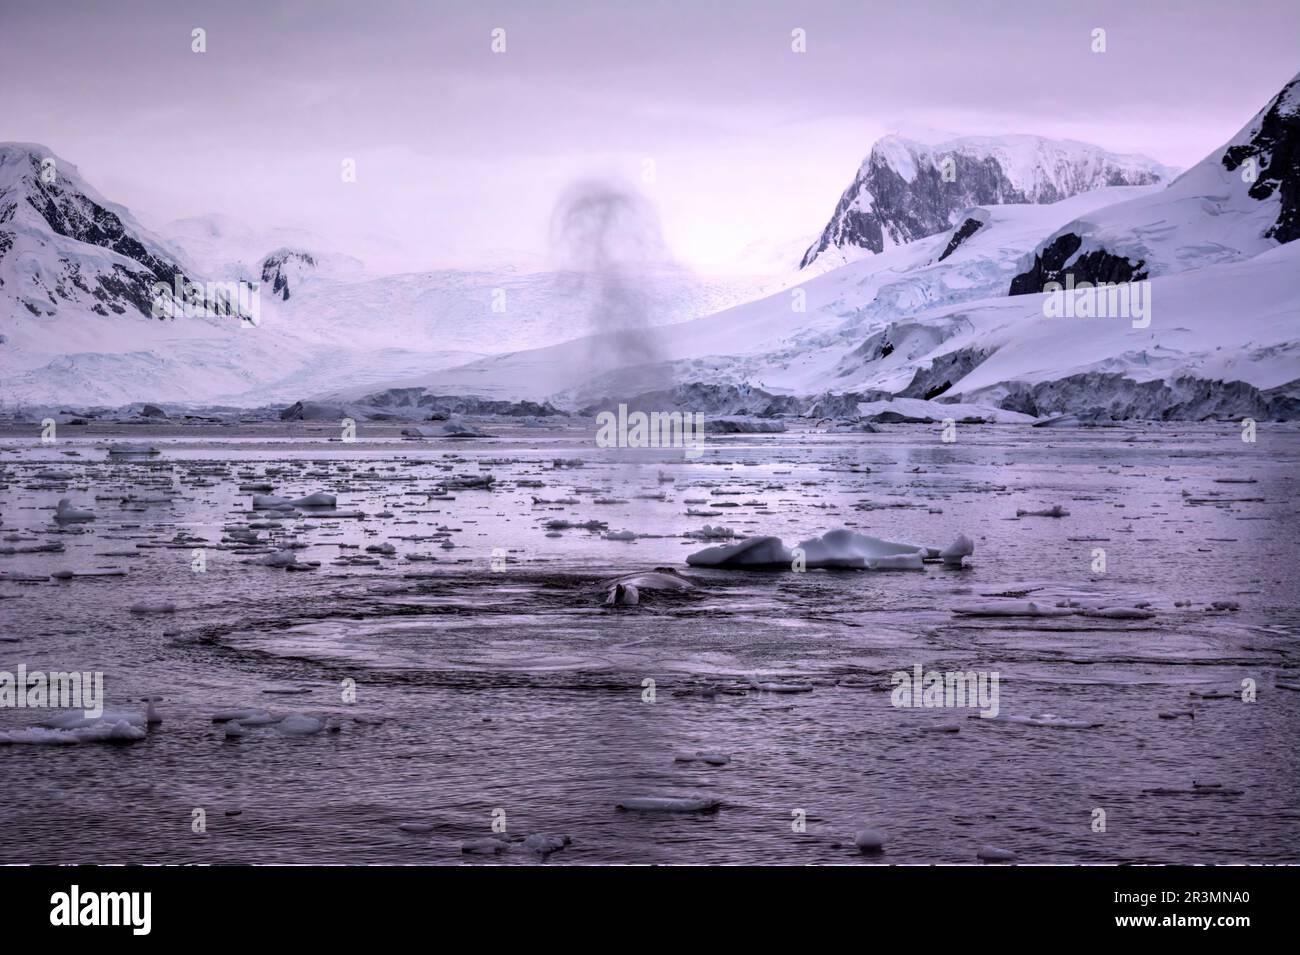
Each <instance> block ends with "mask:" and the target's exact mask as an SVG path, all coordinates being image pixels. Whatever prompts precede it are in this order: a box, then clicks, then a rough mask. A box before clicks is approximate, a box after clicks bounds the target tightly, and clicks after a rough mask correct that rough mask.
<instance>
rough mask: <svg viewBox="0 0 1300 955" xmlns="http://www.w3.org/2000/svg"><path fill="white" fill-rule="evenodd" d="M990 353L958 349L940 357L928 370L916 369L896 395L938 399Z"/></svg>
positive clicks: (974, 349)
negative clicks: (905, 385) (910, 378)
mask: <svg viewBox="0 0 1300 955" xmlns="http://www.w3.org/2000/svg"><path fill="white" fill-rule="evenodd" d="M991 354H992V352H990V351H986V350H984V349H981V348H974V347H971V348H959V349H957V350H956V351H952V352H949V353H948V354H946V355H940V356H939V357H938V358H936V359H935V360H934V361H932V362H931V363H930V367H929V368H921V369H917V372H916V374H915V375H913V376H912V380H911V381H910V382H908V385H907V387H906V388H904V389H903V390H902V391H900V392H899V393H898V397H900V398H925V399H926V400H929V399H931V398H938V397H939V396H940V395H942V394H943V393H944V392H945V391H947V390H948V389H949V388H951V387H952V386H953V383H954V382H958V381H961V379H963V378H965V377H966V376H967V375H969V374H970V373H971V372H972V371H974V370H975V369H976V368H977V367H979V365H980V364H981V363H982V362H983V361H984V359H986V358H988V357H989V355H991Z"/></svg>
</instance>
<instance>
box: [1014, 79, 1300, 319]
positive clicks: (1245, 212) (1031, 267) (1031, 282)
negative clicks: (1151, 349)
mask: <svg viewBox="0 0 1300 955" xmlns="http://www.w3.org/2000/svg"><path fill="white" fill-rule="evenodd" d="M1297 237H1300V76H1297V77H1296V78H1294V79H1292V80H1291V82H1290V83H1288V84H1287V85H1286V87H1285V88H1283V89H1282V91H1281V92H1279V93H1278V94H1277V96H1275V97H1274V98H1273V99H1272V100H1271V101H1270V102H1269V103H1268V105H1266V106H1265V107H1264V108H1263V109H1261V110H1260V111H1259V113H1257V114H1256V115H1255V117H1254V118H1253V119H1251V121H1250V122H1249V123H1247V124H1246V126H1245V127H1243V128H1242V130H1241V131H1240V132H1238V133H1237V135H1236V136H1234V137H1233V138H1232V139H1231V140H1229V141H1228V142H1227V143H1225V144H1224V145H1223V146H1222V147H1221V148H1219V149H1217V150H1215V151H1214V152H1213V153H1211V154H1210V155H1209V156H1206V157H1205V158H1204V159H1203V160H1201V161H1200V162H1198V163H1197V164H1196V165H1195V166H1193V167H1192V168H1191V169H1189V170H1187V172H1185V173H1183V174H1182V175H1181V176H1179V177H1178V178H1177V179H1176V180H1174V181H1173V182H1172V183H1170V185H1169V187H1168V188H1167V189H1163V190H1161V191H1159V192H1157V193H1155V194H1152V195H1145V196H1142V197H1141V198H1138V199H1134V200H1131V201H1129V202H1125V203H1120V204H1117V205H1115V206H1111V207H1108V208H1105V209H1101V210H1098V211H1097V212H1095V213H1092V214H1089V215H1087V216H1084V217H1081V218H1079V219H1078V220H1076V221H1074V222H1069V223H1066V224H1065V225H1064V226H1062V227H1061V228H1060V229H1058V230H1057V231H1056V232H1054V233H1053V234H1052V235H1050V236H1047V237H1045V238H1044V240H1043V242H1042V243H1041V244H1040V246H1039V247H1038V248H1036V249H1035V250H1034V253H1033V255H1032V256H1031V257H1029V258H1028V259H1027V260H1026V261H1025V262H1024V263H1023V264H1022V273H1021V275H1020V276H1018V278H1017V280H1016V282H1015V283H1013V285H1012V287H1011V291H1012V294H1023V293H1026V292H1033V291H1039V290H1041V289H1042V287H1043V284H1044V283H1045V282H1048V281H1063V278H1064V275H1065V274H1066V273H1069V274H1072V275H1073V276H1074V278H1075V281H1076V282H1081V281H1097V280H1099V279H1101V280H1105V279H1112V280H1119V279H1129V278H1142V277H1148V276H1155V275H1169V274H1172V273H1175V272H1181V271H1184V270H1187V269H1195V268H1202V267H1205V266H1210V265H1217V264H1222V263H1227V262H1235V261H1239V260H1241V259H1246V258H1250V257H1251V256H1255V255H1259V254H1260V253H1262V252H1266V251H1268V250H1269V249H1272V248H1274V247H1276V246H1277V245H1278V244H1279V243H1280V242H1286V241H1290V240H1292V239H1295V238H1297Z"/></svg>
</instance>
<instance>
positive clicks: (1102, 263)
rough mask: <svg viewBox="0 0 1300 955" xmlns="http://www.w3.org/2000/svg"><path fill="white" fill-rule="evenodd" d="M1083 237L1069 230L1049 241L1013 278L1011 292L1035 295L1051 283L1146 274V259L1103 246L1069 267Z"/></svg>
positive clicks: (1124, 278) (1139, 278)
mask: <svg viewBox="0 0 1300 955" xmlns="http://www.w3.org/2000/svg"><path fill="white" fill-rule="evenodd" d="M1081 245H1083V238H1082V237H1081V236H1078V235H1076V234H1075V233H1073V232H1066V233H1064V234H1062V235H1059V236H1057V237H1056V238H1055V239H1053V240H1052V241H1051V242H1050V243H1048V244H1047V245H1046V246H1045V247H1044V248H1043V250H1042V251H1041V252H1039V253H1038V254H1037V255H1035V256H1034V264H1033V266H1032V267H1031V268H1030V269H1029V271H1027V272H1022V273H1020V274H1019V275H1017V276H1016V277H1015V278H1013V279H1012V280H1011V289H1010V291H1009V292H1008V293H1007V294H1008V295H1032V294H1034V293H1035V292H1041V291H1043V289H1044V288H1045V287H1046V286H1047V285H1048V283H1052V282H1055V283H1057V284H1058V285H1061V286H1066V285H1074V286H1078V285H1081V284H1082V283H1084V282H1088V283H1091V284H1093V285H1102V284H1113V283H1119V282H1140V281H1142V280H1143V279H1145V278H1146V277H1147V273H1146V269H1145V265H1146V263H1145V262H1144V261H1142V260H1141V259H1139V260H1138V261H1137V262H1133V261H1131V260H1130V259H1127V258H1125V257H1124V256H1122V255H1112V254H1111V253H1110V252H1107V251H1105V250H1104V249H1095V250H1093V251H1091V252H1085V253H1083V254H1082V255H1080V256H1079V257H1078V258H1077V259H1075V260H1074V262H1073V264H1071V265H1070V267H1069V268H1066V266H1065V263H1066V262H1068V261H1070V257H1071V256H1073V255H1074V254H1075V253H1076V252H1078V251H1079V247H1080V246H1081Z"/></svg>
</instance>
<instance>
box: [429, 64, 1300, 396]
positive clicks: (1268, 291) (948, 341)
mask: <svg viewBox="0 0 1300 955" xmlns="http://www.w3.org/2000/svg"><path fill="white" fill-rule="evenodd" d="M1295 89H1296V84H1295V82H1294V81H1293V82H1292V83H1291V84H1288V86H1287V87H1286V88H1285V89H1284V90H1283V91H1282V92H1281V93H1280V94H1279V95H1278V96H1277V97H1276V98H1274V99H1273V100H1272V101H1271V102H1270V103H1269V104H1268V105H1267V106H1266V107H1265V108H1264V109H1263V110H1262V111H1261V112H1260V114H1259V115H1258V116H1256V117H1255V119H1254V120H1252V121H1251V123H1249V124H1248V125H1247V126H1246V128H1245V129H1244V130H1243V131H1242V132H1241V133H1240V134H1239V135H1238V136H1236V137H1234V138H1233V139H1232V140H1231V141H1230V142H1229V143H1228V145H1227V146H1226V147H1225V148H1223V149H1220V150H1216V151H1215V152H1214V153H1213V154H1211V155H1210V156H1209V157H1207V158H1206V159H1205V160H1204V161H1203V162H1201V163H1198V164H1197V165H1196V166H1195V167H1193V168H1192V169H1191V170H1189V171H1188V172H1187V173H1186V174H1184V175H1183V176H1181V177H1179V178H1178V179H1176V180H1175V181H1174V182H1173V183H1171V184H1168V185H1162V184H1153V185H1146V186H1107V187H1102V188H1098V189H1093V190H1091V191H1085V192H1082V193H1079V194H1077V195H1074V196H1072V197H1069V198H1065V199H1058V200H1057V201H1054V202H1049V203H1043V204H1040V203H1029V202H1025V203H1005V202H1004V200H1005V198H1006V194H1005V193H1003V194H1000V195H998V196H997V200H998V201H997V202H996V203H994V204H988V205H983V206H977V207H973V208H972V207H966V208H962V209H961V210H960V211H959V212H957V213H955V214H954V215H953V216H952V217H951V224H949V225H948V226H947V228H946V229H944V230H943V231H940V232H938V233H937V234H934V235H931V236H928V237H921V238H912V239H911V240H910V241H906V242H892V243H890V244H888V245H883V246H882V248H881V251H880V252H879V253H878V254H876V255H870V256H867V257H865V258H860V259H858V260H857V261H853V262H850V263H849V264H847V265H844V266H842V267H840V268H836V269H832V270H830V271H825V272H821V273H820V274H817V270H811V272H809V273H806V274H807V278H806V280H805V281H804V282H803V283H802V284H801V285H800V286H798V287H796V288H793V289H787V290H783V291H780V292H778V293H776V294H772V295H769V296H766V297H764V298H760V299H758V300H755V301H752V302H748V303H746V304H744V305H740V306H737V307H735V308H732V309H728V310H726V311H724V312H721V313H719V314H716V315H712V316H709V317H707V318H704V319H700V320H697V321H694V322H689V323H686V324H683V325H676V326H672V327H667V328H660V329H653V330H649V331H648V332H647V334H646V335H645V336H644V338H643V340H642V341H641V342H640V347H639V348H638V349H637V351H636V353H635V354H634V355H632V356H626V355H622V356H621V355H620V353H619V351H618V349H617V348H614V347H611V343H610V342H608V341H605V340H603V339H602V337H601V336H596V337H591V338H585V339H581V340H577V341H573V342H566V343H563V344H561V345H556V346H551V347H549V348H544V349H532V350H528V351H524V352H519V353H515V354H508V355H497V356H492V357H490V358H486V359H482V360H479V361H477V362H474V363H472V364H470V365H467V366H465V367H462V368H448V369H445V370H443V371H441V372H438V373H436V374H434V375H430V376H426V377H425V378H424V379H423V380H422V381H421V382H419V384H422V385H423V386H424V387H426V388H427V389H428V390H429V391H430V392H432V393H444V394H445V393H463V392H464V391H467V390H473V391H474V392H476V393H479V394H486V395H491V396H493V397H495V398H513V399H525V398H526V399H532V400H551V401H553V402H554V403H556V404H557V405H559V406H567V407H572V408H584V407H592V406H594V405H601V406H605V407H608V406H609V403H610V402H611V401H613V400H615V399H617V400H624V399H635V398H636V397H637V396H638V395H639V394H642V393H646V394H655V395H659V396H673V395H677V396H682V398H683V400H689V401H694V402H698V404H696V405H695V406H693V407H689V408H686V409H684V410H704V411H709V412H714V413H738V412H741V411H748V412H751V413H752V412H755V411H761V410H764V409H766V410H767V411H768V412H769V413H770V412H772V411H777V410H784V411H787V412H788V411H790V410H802V411H804V412H805V413H814V414H817V415H819V416H821V415H833V416H840V415H847V416H849V417H852V415H853V409H854V408H857V407H859V406H860V405H864V404H866V403H868V402H872V401H876V400H880V399H888V398H890V397H892V396H898V397H903V398H907V399H919V400H923V401H926V400H928V401H935V402H939V403H943V402H955V401H963V402H971V401H975V402H981V403H984V404H985V405H987V406H993V407H996V408H999V409H1005V410H1013V411H1018V412H1025V413H1030V414H1047V413H1051V412H1057V411H1076V412H1085V411H1086V412H1095V413H1097V414H1099V415H1101V416H1102V417H1106V416H1114V417H1119V418H1125V417H1156V418H1161V417H1173V418H1193V419H1194V418H1201V417H1206V416H1243V415H1250V416H1253V417H1257V418H1261V419H1264V418H1275V419H1276V418H1285V419H1292V418H1296V417H1300V284H1297V283H1296V281H1295V275H1296V274H1298V269H1297V267H1298V266H1300V242H1294V241H1292V240H1293V239H1294V238H1296V235H1295V231H1296V230H1295V222H1296V219H1295V202H1296V198H1295V197H1296V196H1297V195H1298V194H1300V167H1298V166H1297V163H1296V155H1297V152H1296V148H1295V141H1296V140H1295V105H1294V104H1295ZM1252 157H1253V158H1254V160H1255V163H1256V165H1257V166H1258V169H1259V172H1260V175H1259V176H1258V177H1256V178H1255V180H1254V181H1243V180H1242V178H1241V176H1240V173H1239V171H1238V170H1239V169H1241V168H1242V167H1243V166H1244V165H1245V164H1246V162H1247V160H1249V159H1251V158H1252ZM1022 181H1023V180H1022ZM1065 235H1076V236H1081V237H1082V238H1083V240H1084V241H1085V242H1091V243H1094V244H1093V245H1092V246H1085V251H1089V250H1091V251H1095V252H1097V253H1098V256H1109V257H1110V259H1109V263H1110V265H1109V266H1108V267H1105V268H1099V267H1098V265H1099V264H1100V265H1101V266H1106V265H1107V260H1106V259H1101V258H1099V257H1094V258H1093V259H1084V258H1082V257H1077V258H1073V259H1072V258H1070V257H1069V256H1068V255H1066V256H1064V257H1063V260H1062V261H1061V263H1060V264H1061V265H1063V266H1065V267H1066V271H1069V270H1076V272H1077V277H1078V278H1080V279H1082V278H1085V277H1086V278H1089V279H1103V278H1114V279H1117V280H1120V281H1125V282H1126V280H1128V279H1136V278H1139V277H1140V276H1141V275H1143V274H1150V275H1152V276H1154V277H1153V279H1152V280H1151V281H1150V282H1149V283H1147V284H1145V285H1143V284H1141V283H1138V284H1125V285H1122V286H1120V287H1119V288H1121V289H1124V290H1126V292H1125V294H1129V295H1138V296H1145V298H1139V300H1138V301H1139V304H1140V305H1141V308H1142V310H1143V311H1142V314H1141V315H1136V314H1135V315H1133V316H1128V315H1111V316H1109V317H1100V316H1098V317H1063V316H1059V315H1058V314H1057V312H1056V311H1054V308H1055V305H1054V302H1055V300H1050V301H1049V293H1044V292H1042V291H1040V290H1039V289H1040V288H1041V285H1039V286H1036V287H1033V288H1028V289H1024V288H1021V287H1020V286H1021V285H1023V283H1024V282H1025V281H1026V280H1025V278H1024V276H1025V274H1026V272H1030V271H1032V270H1033V269H1034V268H1036V267H1037V268H1041V264H1042V262H1043V254H1044V250H1048V251H1050V250H1051V249H1053V248H1054V247H1057V248H1059V247H1060V246H1059V245H1057V243H1059V242H1060V239H1061V237H1062V236H1065ZM1067 251H1068V250H1067ZM1128 255H1135V256H1137V257H1138V258H1137V259H1135V260H1134V261H1132V262H1129V260H1128V259H1127V258H1125V256H1128ZM1116 260H1118V261H1122V262H1125V263H1127V265H1128V269H1127V270H1124V269H1120V268H1118V267H1116V266H1115V265H1114V263H1115V261H1116ZM1049 264H1050V263H1049ZM1139 264H1141V265H1142V269H1141V270H1139V268H1138V265H1139ZM1052 267H1053V268H1056V269H1057V271H1056V272H1054V273H1053V274H1052V275H1051V276H1040V277H1039V279H1038V280H1036V281H1043V280H1046V279H1047V278H1049V277H1050V278H1059V277H1061V275H1060V268H1059V267H1058V266H1052ZM1013 287H1014V291H1016V292H1018V293H1020V292H1023V293H1024V294H1010V293H1011V292H1012V291H1013ZM1107 294H1109V293H1107ZM1116 294H1118V293H1116ZM592 356H599V357H600V358H601V359H602V360H601V361H593V360H592ZM405 384H406V385H408V386H410V385H414V384H417V382H414V381H409V380H408V381H406V382H405ZM664 400H667V399H664ZM602 402H603V403H604V404H603V405H602V404H601V403H602ZM909 407H911V406H910V405H909ZM936 414H937V415H941V414H942V405H939V406H937V410H936Z"/></svg>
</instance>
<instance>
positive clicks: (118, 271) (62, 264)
mask: <svg viewBox="0 0 1300 955" xmlns="http://www.w3.org/2000/svg"><path fill="white" fill-rule="evenodd" d="M199 278H200V276H199V275H198V274H197V273H196V271H195V269H194V268H193V266H192V265H190V263H189V262H188V261H187V260H186V259H185V257H184V256H183V254H182V253H181V252H180V250H178V249H177V248H176V247H175V246H174V245H172V244H171V243H169V242H166V241H165V240H163V239H162V238H160V237H158V236H156V235H154V234H153V233H151V232H149V231H148V230H147V229H145V228H144V227H143V226H141V225H140V223H139V222H137V221H136V220H135V218H134V217H133V216H132V215H131V214H130V212H129V211H128V210H127V209H126V208H125V207H123V206H120V205H117V204H115V203H111V202H109V201H108V200H107V199H105V198H104V197H103V196H101V195H100V194H99V193H98V192H97V191H96V190H95V189H93V188H92V187H91V186H90V185H89V184H88V183H86V182H85V180H84V179H82V178H81V174H80V173H79V172H78V170H77V167H76V166H74V165H73V164H72V163H69V162H67V161H65V160H63V159H61V158H60V157H57V156H55V155H54V154H53V153H52V152H51V151H50V150H49V149H47V148H46V147H44V146H40V145H38V144H34V143H4V144H0V290H2V291H3V296H4V303H5V304H6V306H7V308H8V309H14V308H24V309H26V311H27V312H29V313H30V314H31V315H33V316H51V315H55V314H57V313H59V311H60V310H61V309H70V310H72V311H88V312H91V313H94V314H96V315H100V316H108V315H110V314H115V315H122V314H125V313H128V312H131V313H138V314H140V315H145V316H150V315H151V314H152V309H153V304H154V290H155V287H156V286H157V285H159V284H162V285H165V286H167V287H168V288H170V289H179V288H182V287H183V286H185V285H186V283H188V282H190V281H192V280H198V279H199ZM198 304H199V305H200V306H202V310H203V311H205V312H207V313H209V314H215V315H220V314H229V313H230V309H229V307H228V305H227V304H226V303H225V302H223V301H215V300H214V301H208V300H207V299H206V298H205V299H204V300H203V301H201V302H199V303H198Z"/></svg>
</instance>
